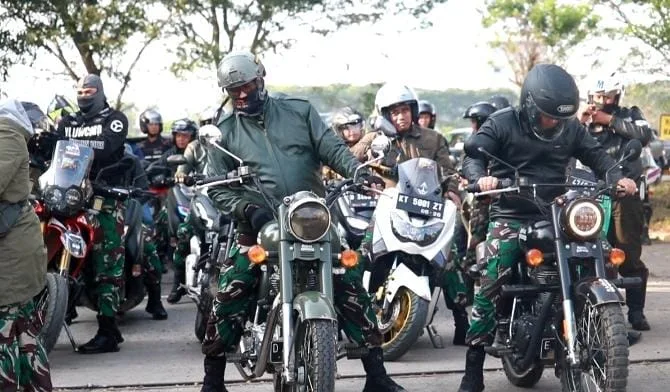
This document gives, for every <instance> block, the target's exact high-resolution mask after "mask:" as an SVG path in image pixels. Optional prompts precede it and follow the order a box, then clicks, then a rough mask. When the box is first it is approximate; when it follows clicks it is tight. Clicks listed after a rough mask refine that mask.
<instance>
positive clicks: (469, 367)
mask: <svg viewBox="0 0 670 392" xmlns="http://www.w3.org/2000/svg"><path fill="white" fill-rule="evenodd" d="M485 358H486V353H485V352H484V347H482V346H470V347H469V348H468V353H467V354H466V355H465V374H464V375H463V379H462V380H461V386H460V387H459V388H458V392H482V391H483V390H484V359H485Z"/></svg>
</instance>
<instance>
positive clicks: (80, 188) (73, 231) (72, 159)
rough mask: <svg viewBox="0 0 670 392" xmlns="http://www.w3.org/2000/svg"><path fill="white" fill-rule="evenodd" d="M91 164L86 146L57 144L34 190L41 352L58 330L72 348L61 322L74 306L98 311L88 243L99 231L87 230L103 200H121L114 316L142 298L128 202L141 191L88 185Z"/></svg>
mask: <svg viewBox="0 0 670 392" xmlns="http://www.w3.org/2000/svg"><path fill="white" fill-rule="evenodd" d="M92 163H93V149H92V148H90V147H87V146H83V145H79V144H77V143H76V142H74V141H71V140H60V141H58V142H57V143H56V148H55V151H54V156H53V159H52V161H51V165H50V167H49V169H48V170H47V171H46V172H45V173H44V174H43V175H41V176H40V178H39V192H38V196H37V197H36V198H35V200H34V202H33V206H34V208H35V212H36V213H37V215H38V216H39V217H40V221H41V225H42V233H43V234H44V243H45V245H46V247H47V260H48V271H49V276H48V278H47V287H46V290H45V293H48V295H46V294H44V293H43V294H41V295H39V296H38V298H37V301H38V306H41V309H42V310H43V314H44V320H43V321H44V326H43V327H42V335H43V340H44V344H45V346H46V348H47V351H49V350H51V348H53V346H54V345H55V344H56V341H57V340H58V336H59V335H60V331H61V328H62V327H63V326H65V328H66V331H67V332H68V336H69V338H70V342H71V343H72V345H73V347H76V344H75V342H74V339H73V338H72V335H71V333H70V331H69V328H67V323H66V322H65V319H66V315H68V314H75V307H76V306H87V307H88V308H90V309H92V310H95V311H97V310H98V309H97V303H98V302H97V295H96V293H95V290H94V287H95V285H94V284H91V283H93V279H94V271H93V268H92V267H91V266H90V262H89V258H90V255H91V248H92V244H93V243H95V242H98V240H99V238H98V236H100V235H102V233H101V232H100V231H99V230H95V228H94V227H93V226H92V222H91V218H92V217H93V216H94V215H95V214H97V213H98V212H99V211H100V209H101V207H102V202H103V200H104V199H105V198H106V197H111V198H115V199H117V200H125V202H126V214H125V225H126V227H125V233H126V237H125V256H126V258H125V260H126V264H125V273H124V275H125V276H124V278H125V284H124V285H123V286H122V289H121V304H120V307H119V313H122V312H126V311H128V310H130V309H132V308H134V307H135V306H137V305H138V304H139V303H140V302H142V300H143V299H144V295H145V288H144V284H143V282H142V276H141V274H139V273H137V268H135V269H134V270H133V267H134V266H137V265H144V263H143V257H144V255H143V252H142V250H143V240H144V236H143V235H142V234H143V229H142V209H141V205H140V204H139V202H137V201H136V200H134V199H132V197H133V196H136V195H138V193H143V192H144V191H142V190H136V189H133V188H127V187H110V186H106V185H104V184H100V183H99V182H98V181H97V180H96V181H94V182H93V183H91V182H90V181H89V180H88V177H89V173H90V170H91V165H92ZM133 164H134V162H133V161H132V159H126V158H124V159H122V160H121V161H120V162H118V163H116V164H114V165H112V166H109V167H106V168H103V169H102V170H100V172H99V173H98V178H100V177H101V175H102V174H103V173H105V174H109V172H110V171H111V172H112V173H114V172H117V171H118V172H119V173H124V172H128V171H129V168H131V167H132V165H133ZM94 191H95V196H94Z"/></svg>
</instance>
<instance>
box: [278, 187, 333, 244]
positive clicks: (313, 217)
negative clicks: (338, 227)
mask: <svg viewBox="0 0 670 392" xmlns="http://www.w3.org/2000/svg"><path fill="white" fill-rule="evenodd" d="M329 229H330V211H328V207H326V205H325V204H324V203H323V202H322V201H321V200H320V199H317V198H315V197H306V198H302V199H298V200H296V201H294V202H293V203H292V204H291V205H290V206H289V208H288V230H289V231H290V232H291V234H292V235H293V236H294V237H295V238H297V239H298V240H300V241H302V242H305V243H310V242H316V241H318V240H320V239H321V238H323V237H324V236H325V235H326V234H327V233H328V230H329Z"/></svg>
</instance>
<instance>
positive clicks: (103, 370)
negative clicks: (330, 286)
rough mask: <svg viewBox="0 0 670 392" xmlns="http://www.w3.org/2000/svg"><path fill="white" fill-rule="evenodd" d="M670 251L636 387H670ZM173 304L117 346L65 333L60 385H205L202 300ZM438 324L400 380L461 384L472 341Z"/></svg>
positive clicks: (129, 318) (653, 253) (244, 387)
mask: <svg viewBox="0 0 670 392" xmlns="http://www.w3.org/2000/svg"><path fill="white" fill-rule="evenodd" d="M668 255H670V244H656V245H653V246H650V247H645V248H644V260H645V261H646V262H647V263H648V266H649V268H650V270H651V277H650V283H649V288H648V290H649V295H648V299H647V311H646V313H647V317H648V319H649V321H650V323H651V324H652V330H651V331H649V332H645V333H644V337H643V339H642V341H641V342H640V343H638V344H637V345H635V346H633V347H631V351H630V359H631V361H632V362H634V363H635V365H632V366H631V369H630V382H629V385H630V386H629V388H628V390H629V391H641V392H644V391H663V390H668V385H670V383H668V381H670V376H667V374H670V373H669V372H668V370H670V341H669V340H668V339H667V336H668V333H667V327H666V325H668V324H669V322H670V312H669V310H670V309H669V308H670V302H669V301H668V298H669V296H668V292H670V264H668ZM164 277H165V280H166V282H165V283H164V294H167V292H168V285H169V281H170V280H171V275H169V274H168V275H164ZM166 308H167V311H168V313H169V318H168V320H166V321H154V320H151V318H150V315H149V314H147V313H146V312H145V311H144V303H143V304H141V305H140V306H138V307H137V308H136V309H134V310H132V311H130V312H129V313H127V314H126V316H125V318H124V320H123V321H122V322H121V324H120V326H121V331H122V333H123V335H124V338H125V342H124V343H123V344H122V345H121V351H120V352H118V353H109V354H99V355H80V354H78V353H75V352H73V350H72V347H71V346H70V343H69V341H68V340H67V339H66V336H65V334H64V333H62V334H61V338H60V340H59V342H58V344H57V345H56V347H55V348H54V350H53V351H52V353H51V355H50V362H51V369H52V380H53V383H54V386H55V387H57V388H61V390H70V389H78V390H97V389H98V388H104V387H117V388H119V387H120V388H122V389H121V390H145V391H146V390H151V391H168V390H169V391H196V390H199V388H198V387H197V386H196V385H197V383H199V382H201V381H202V376H203V370H202V360H203V356H202V354H201V353H200V345H199V343H198V342H197V339H196V338H195V336H194V334H193V325H194V318H195V305H194V304H193V303H192V302H191V301H190V300H189V299H188V298H183V299H182V300H181V302H180V303H178V304H176V305H166ZM441 309H444V306H441ZM79 313H80V316H79V318H78V319H77V320H76V321H75V323H74V324H73V325H72V331H73V333H74V336H75V339H77V341H78V343H84V342H86V341H87V340H88V339H90V338H91V337H92V336H93V334H94V333H95V331H96V328H97V325H96V323H95V314H94V313H93V312H90V311H87V310H84V309H80V311H79ZM438 331H439V333H440V334H441V335H442V336H443V339H444V342H445V348H444V349H435V348H433V347H432V345H431V344H430V340H429V339H428V337H427V336H426V335H424V336H422V337H421V338H420V339H419V340H418V342H417V343H416V345H415V347H413V349H412V350H411V351H410V352H409V353H407V354H406V355H405V356H404V357H403V358H401V360H400V361H397V362H393V363H388V364H387V369H388V371H389V373H391V374H393V375H395V376H397V377H398V381H399V382H400V383H401V384H402V385H404V386H405V387H406V388H407V389H408V390H410V391H414V390H422V391H425V392H428V391H438V390H439V391H455V390H456V389H457V386H458V382H459V380H460V378H461V376H462V373H461V372H462V370H463V368H464V357H465V348H464V347H455V346H452V345H451V344H450V343H451V339H452V332H453V327H452V320H451V315H450V313H449V314H447V312H445V311H444V310H441V311H440V314H439V321H438ZM650 362H651V363H650ZM666 362H667V363H666ZM485 367H486V368H487V369H490V371H489V372H487V374H486V380H487V388H486V390H487V391H489V392H491V391H517V390H518V391H520V390H521V389H514V388H512V387H511V386H510V385H509V384H508V383H507V382H506V380H505V379H504V375H503V374H502V373H501V372H500V371H499V369H500V363H499V361H498V360H496V359H495V358H490V357H489V358H487V361H486V364H485ZM338 370H339V374H340V376H341V377H342V378H341V379H340V380H339V381H338V383H337V391H360V390H362V388H363V384H364V379H363V378H362V376H363V375H364V373H363V368H362V366H361V364H360V361H357V360H351V361H348V360H341V361H340V362H338ZM434 373H442V374H437V375H434ZM431 374H433V375H431ZM226 380H227V381H230V382H231V386H230V387H229V388H228V389H229V390H230V391H231V392H233V391H240V392H241V391H267V390H269V389H271V386H270V385H269V384H267V383H252V384H248V383H243V382H241V378H240V376H239V374H237V372H236V370H235V368H234V367H232V366H229V367H228V369H227V373H226ZM142 386H144V388H142ZM181 386H185V387H183V388H182V387H181ZM147 387H148V388H152V389H146V388H147ZM62 388H65V389H62ZM536 388H537V389H542V390H544V391H547V392H549V391H559V390H560V389H559V386H558V381H557V379H556V378H555V377H554V375H553V371H552V370H551V369H547V370H546V371H545V375H544V377H543V379H542V380H541V381H540V383H539V384H538V385H537V386H536ZM115 389H116V388H115Z"/></svg>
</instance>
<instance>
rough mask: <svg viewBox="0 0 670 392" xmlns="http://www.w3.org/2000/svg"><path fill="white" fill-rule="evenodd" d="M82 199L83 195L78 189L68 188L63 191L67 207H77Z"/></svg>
mask: <svg viewBox="0 0 670 392" xmlns="http://www.w3.org/2000/svg"><path fill="white" fill-rule="evenodd" d="M83 200H84V195H83V194H82V193H81V191H80V190H79V189H76V188H70V189H68V190H67V191H66V192H65V203H67V205H68V206H69V207H77V206H79V205H80V204H81V202H82V201H83Z"/></svg>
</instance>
